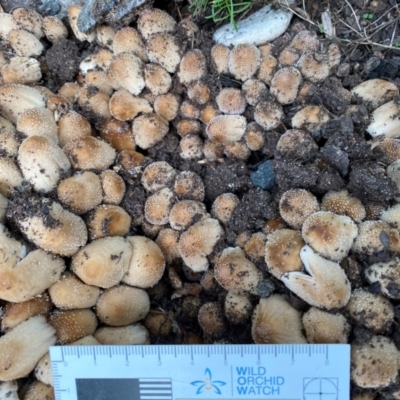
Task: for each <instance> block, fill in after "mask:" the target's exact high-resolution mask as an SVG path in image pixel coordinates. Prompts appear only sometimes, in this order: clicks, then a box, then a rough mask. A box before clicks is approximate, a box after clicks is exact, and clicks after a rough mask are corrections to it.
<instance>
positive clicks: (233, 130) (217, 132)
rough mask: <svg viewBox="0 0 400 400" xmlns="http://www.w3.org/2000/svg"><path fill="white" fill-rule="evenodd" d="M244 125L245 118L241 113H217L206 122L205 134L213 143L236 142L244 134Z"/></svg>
mask: <svg viewBox="0 0 400 400" xmlns="http://www.w3.org/2000/svg"><path fill="white" fill-rule="evenodd" d="M246 125H247V123H246V118H245V117H242V116H241V115H217V116H216V117H214V118H212V119H211V121H210V122H209V123H208V125H207V128H206V134H207V137H208V138H209V139H210V140H211V141H213V142H215V143H223V144H227V143H232V142H237V141H238V140H240V139H242V137H243V136H244V134H245V131H246Z"/></svg>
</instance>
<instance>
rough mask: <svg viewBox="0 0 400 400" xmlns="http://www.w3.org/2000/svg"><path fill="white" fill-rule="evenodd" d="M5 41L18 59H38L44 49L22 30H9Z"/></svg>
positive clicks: (31, 35) (33, 36) (35, 39)
mask: <svg viewBox="0 0 400 400" xmlns="http://www.w3.org/2000/svg"><path fill="white" fill-rule="evenodd" d="M7 40H8V42H9V44H10V46H11V47H12V49H13V50H14V51H15V53H16V54H17V55H18V56H20V57H38V56H40V54H41V53H42V51H43V49H44V47H43V45H42V43H41V42H40V41H39V39H37V38H36V36H35V35H33V34H32V33H29V32H28V31H25V30H24V29H11V31H10V32H9V33H8V35H7Z"/></svg>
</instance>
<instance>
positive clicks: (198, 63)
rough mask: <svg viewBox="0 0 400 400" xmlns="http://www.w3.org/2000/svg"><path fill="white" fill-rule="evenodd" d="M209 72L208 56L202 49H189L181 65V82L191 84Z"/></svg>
mask: <svg viewBox="0 0 400 400" xmlns="http://www.w3.org/2000/svg"><path fill="white" fill-rule="evenodd" d="M206 73H207V63H206V58H205V57H204V54H203V52H202V51H201V50H198V49H194V50H189V51H188V52H187V53H186V54H185V55H184V56H183V57H182V60H181V62H180V65H179V71H178V77H179V80H180V81H181V83H183V84H184V85H189V84H190V83H192V82H194V81H197V80H199V79H201V78H203V77H204V76H205V74H206Z"/></svg>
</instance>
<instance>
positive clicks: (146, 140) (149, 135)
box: [132, 114, 169, 150]
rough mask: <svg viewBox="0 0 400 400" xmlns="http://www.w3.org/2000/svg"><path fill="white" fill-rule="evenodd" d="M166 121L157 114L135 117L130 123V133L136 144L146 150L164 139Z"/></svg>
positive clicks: (166, 126) (166, 128)
mask: <svg viewBox="0 0 400 400" xmlns="http://www.w3.org/2000/svg"><path fill="white" fill-rule="evenodd" d="M168 130H169V126H168V121H167V120H165V119H164V118H163V117H161V116H159V115H158V114H145V115H140V116H139V117H136V118H135V119H134V121H133V124H132V134H133V137H134V139H135V142H136V144H137V145H138V146H139V147H140V148H142V149H144V150H146V149H148V148H150V147H153V146H154V145H155V144H157V143H159V142H160V141H161V140H162V139H164V137H165V135H166V134H167V133H168Z"/></svg>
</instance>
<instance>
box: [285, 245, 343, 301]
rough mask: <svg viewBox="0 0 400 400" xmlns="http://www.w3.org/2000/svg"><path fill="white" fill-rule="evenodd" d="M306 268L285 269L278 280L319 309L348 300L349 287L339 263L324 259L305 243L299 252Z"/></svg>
mask: <svg viewBox="0 0 400 400" xmlns="http://www.w3.org/2000/svg"><path fill="white" fill-rule="evenodd" d="M300 257H301V260H302V262H303V264H304V267H305V270H306V272H307V273H308V275H307V274H305V273H303V272H288V273H285V274H284V275H282V277H281V281H282V282H283V283H284V284H285V286H286V287H287V288H288V289H290V290H291V291H292V292H294V293H295V294H297V296H299V297H300V298H302V299H303V300H304V301H306V302H307V303H309V304H311V305H313V306H315V307H321V308H327V309H332V308H341V307H344V306H345V305H346V304H347V302H348V301H349V299H350V294H351V286H350V283H349V281H348V279H347V276H346V274H345V272H344V271H343V269H342V268H341V267H340V265H339V264H336V263H334V262H333V261H330V260H326V259H324V258H322V257H321V256H319V255H318V254H317V253H314V251H313V250H312V249H311V247H310V246H304V247H303V248H302V250H301V252H300Z"/></svg>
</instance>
